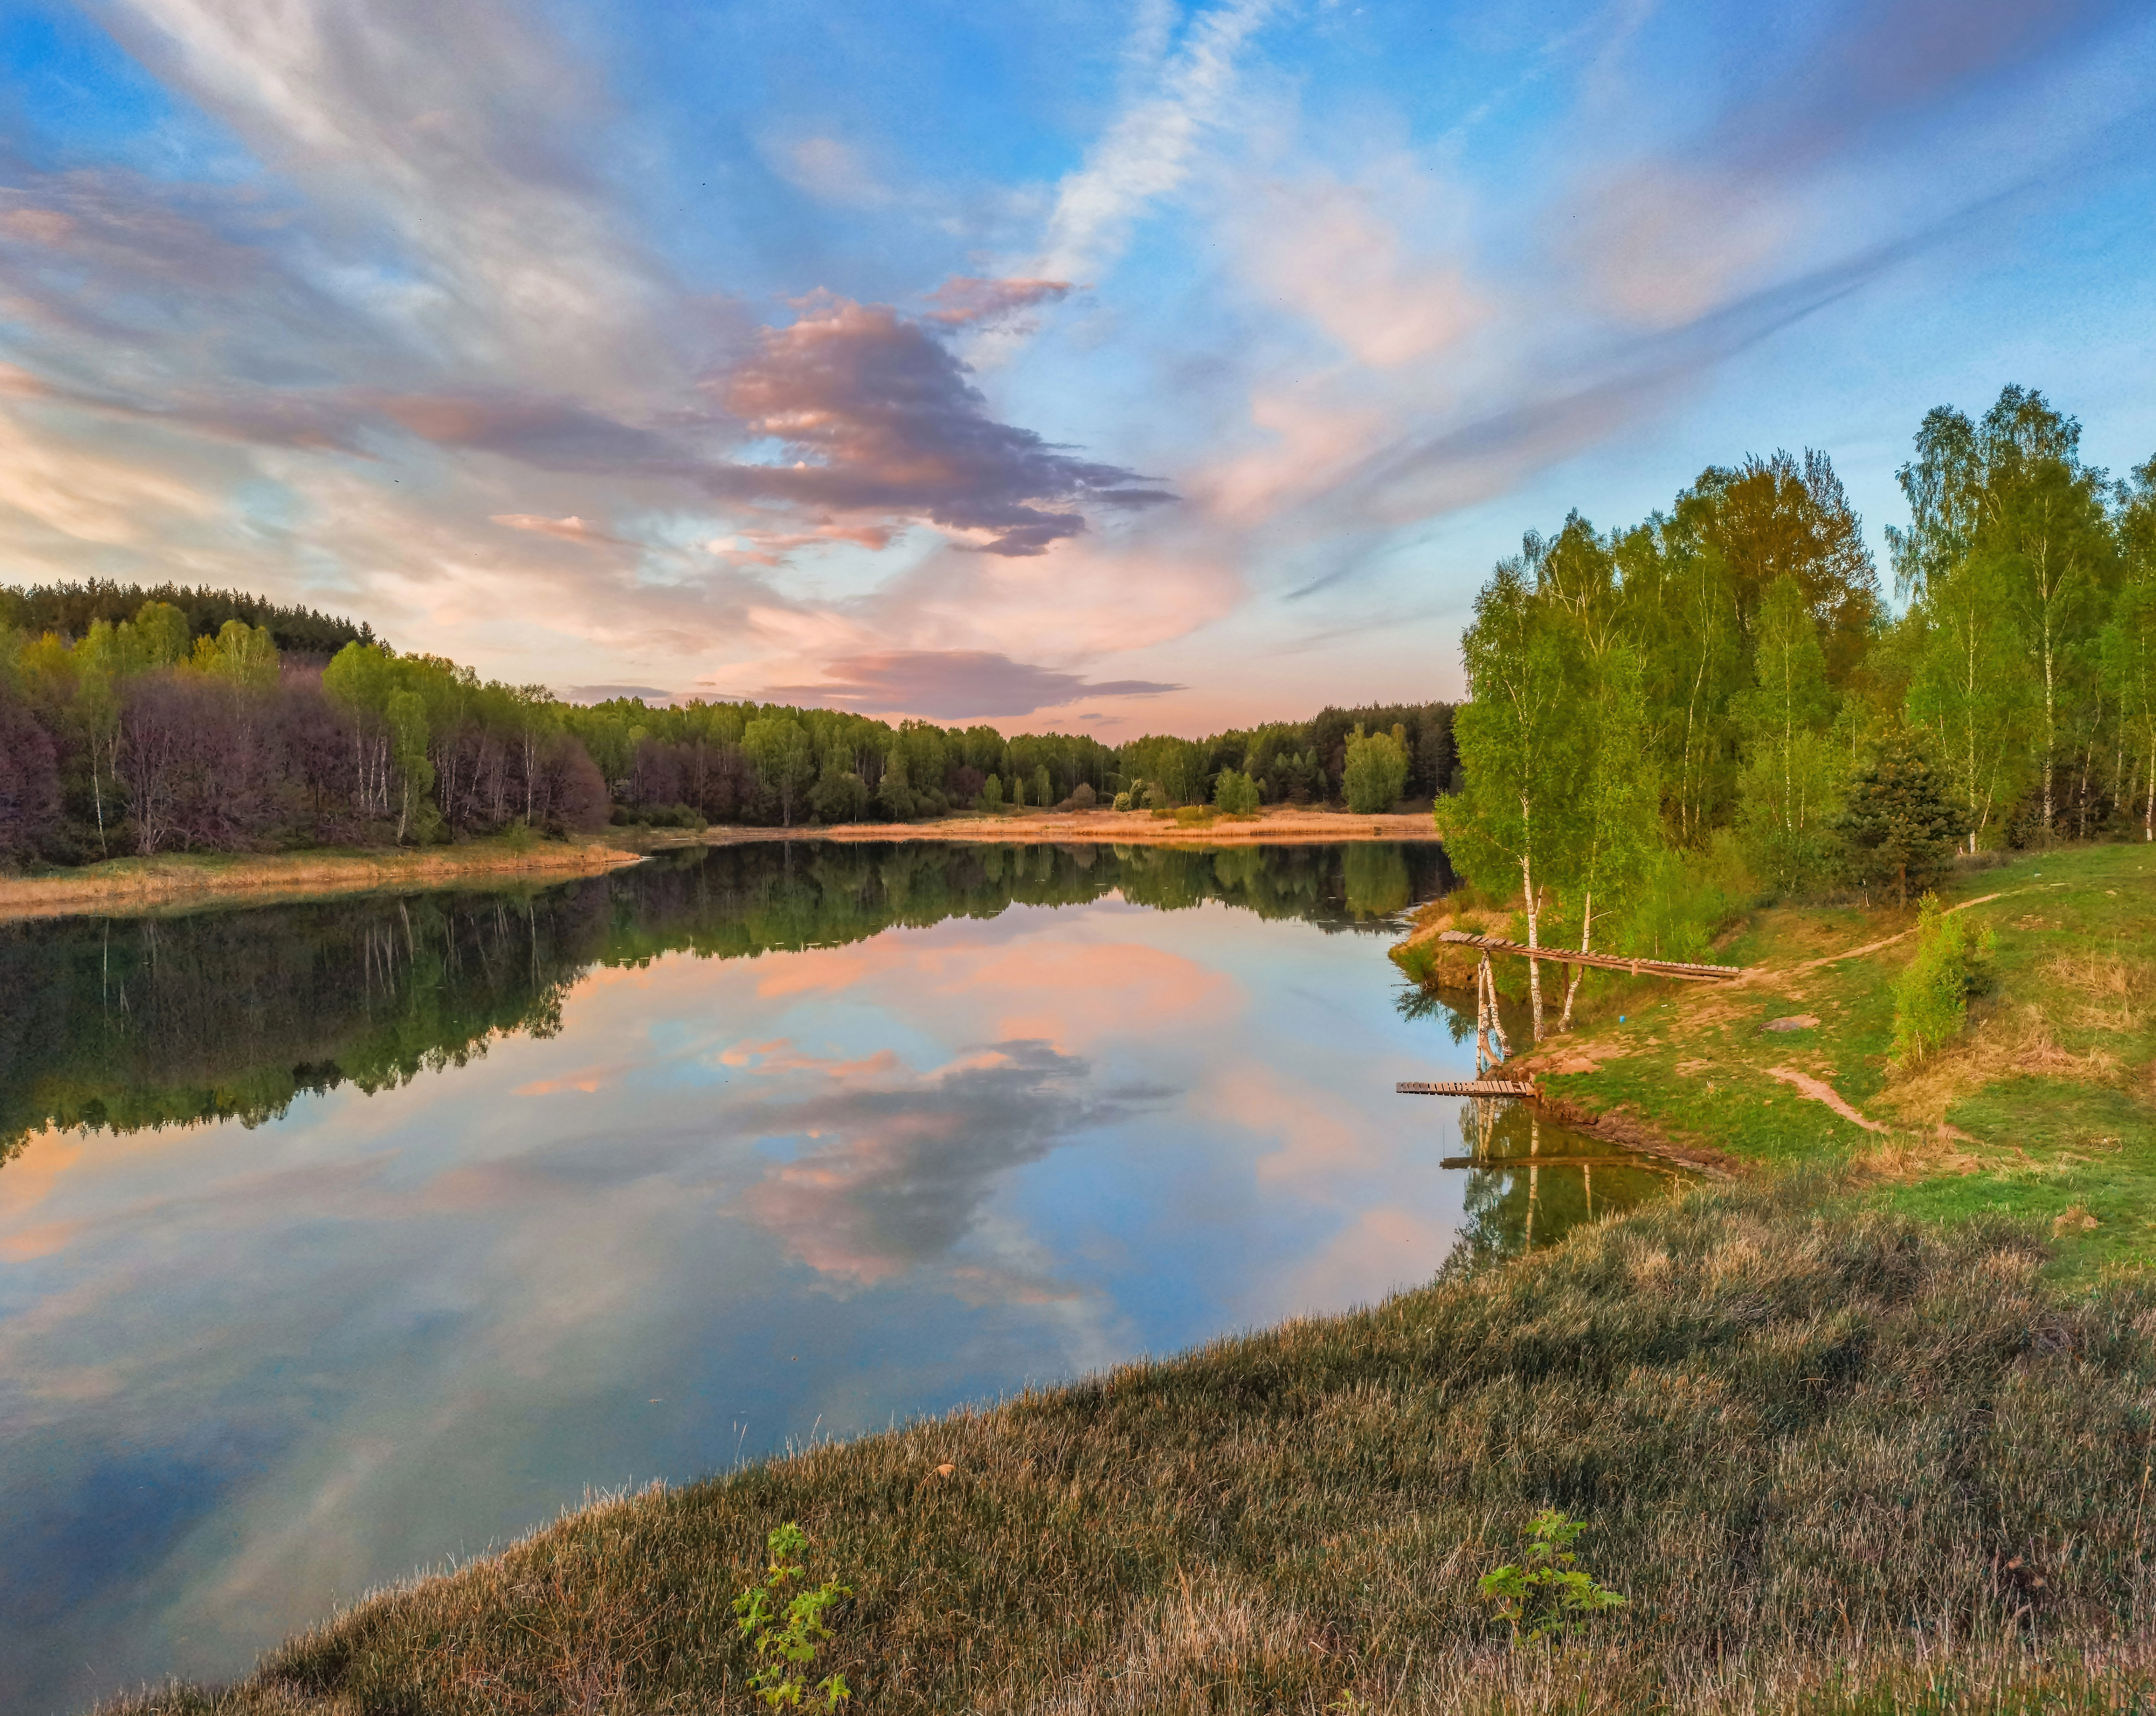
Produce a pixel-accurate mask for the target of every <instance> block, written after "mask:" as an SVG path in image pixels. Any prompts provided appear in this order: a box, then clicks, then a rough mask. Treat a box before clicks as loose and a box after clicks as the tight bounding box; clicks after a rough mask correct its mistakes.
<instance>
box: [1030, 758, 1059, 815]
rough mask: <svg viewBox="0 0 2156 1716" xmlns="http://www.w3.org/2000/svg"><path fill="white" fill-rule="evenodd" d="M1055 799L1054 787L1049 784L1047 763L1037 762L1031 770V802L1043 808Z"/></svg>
mask: <svg viewBox="0 0 2156 1716" xmlns="http://www.w3.org/2000/svg"><path fill="white" fill-rule="evenodd" d="M1033 802H1034V804H1038V805H1039V806H1041V807H1042V808H1043V809H1046V808H1047V807H1048V806H1049V805H1050V804H1053V803H1054V802H1055V788H1054V787H1053V786H1051V785H1050V784H1049V779H1048V765H1047V764H1046V763H1037V764H1035V765H1034V771H1033Z"/></svg>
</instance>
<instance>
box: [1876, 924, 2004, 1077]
mask: <svg viewBox="0 0 2156 1716" xmlns="http://www.w3.org/2000/svg"><path fill="white" fill-rule="evenodd" d="M1995 945H1996V938H1995V937H1994V935H1993V934H1992V932H1990V931H1989V929H1986V930H1982V931H1979V932H1978V933H1977V934H1975V935H1974V936H1972V935H1971V934H1970V933H1969V931H1968V929H1967V928H1966V927H1964V924H1963V919H1962V918H1961V917H1959V916H1958V915H1955V916H1949V915H1948V913H1947V912H1943V911H1941V910H1940V909H1939V897H1938V895H1937V894H1926V895H1925V896H1924V897H1923V898H1922V900H1921V901H1920V902H1918V903H1917V951H1916V953H1915V954H1914V956H1913V957H1912V958H1911V959H1910V961H1909V963H1908V964H1907V965H1906V966H1904V967H1903V968H1902V971H1901V974H1899V975H1898V976H1897V977H1896V978H1895V979H1894V980H1893V992H1894V1059H1895V1061H1896V1063H1897V1065H1899V1066H1913V1065H1914V1064H1915V1063H1916V1062H1917V1061H1921V1060H1922V1059H1923V1058H1924V1056H1927V1055H1935V1054H1937V1053H1938V1051H1940V1050H1941V1049H1943V1048H1944V1047H1945V1046H1947V1045H1948V1043H1950V1042H1952V1041H1953V1040H1954V1039H1955V1038H1956V1037H1958V1036H1959V1035H1961V1032H1962V1027H1963V1025H1964V1024H1966V1023H1967V1022H1968V1019H1969V997H1970V996H1971V995H1976V994H1982V993H1983V992H1984V990H1985V989H1988V988H1989V987H1990V984H1991V956H1992V952H1993V949H1994V946H1995Z"/></svg>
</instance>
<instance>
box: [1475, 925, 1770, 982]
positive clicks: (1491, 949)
mask: <svg viewBox="0 0 2156 1716" xmlns="http://www.w3.org/2000/svg"><path fill="white" fill-rule="evenodd" d="M1437 938H1438V940H1440V942H1451V943H1455V944H1456V945H1458V946H1460V947H1463V948H1481V949H1482V950H1483V952H1485V953H1517V954H1519V955H1521V956H1522V958H1531V959H1542V960H1548V962H1549V963H1551V964H1553V965H1591V966H1593V967H1594V968H1595V969H1596V970H1598V971H1626V972H1630V974H1632V975H1633V976H1634V977H1674V978H1676V979H1678V980H1679V981H1681V982H1684V983H1727V982H1728V981H1729V980H1730V979H1732V978H1738V977H1743V976H1744V975H1746V971H1745V968H1744V967H1743V966H1742V965H1686V964H1684V963H1681V962H1679V961H1677V960H1675V959H1632V958H1626V957H1625V955H1624V954H1622V953H1572V952H1568V950H1566V949H1565V948H1528V947H1524V946H1522V944H1521V943H1518V942H1507V941H1501V940H1499V939H1498V938H1496V936H1477V935H1470V934H1469V933H1468V932H1466V930H1464V929H1447V930H1440V932H1438V937H1437Z"/></svg>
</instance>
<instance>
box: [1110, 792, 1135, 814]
mask: <svg viewBox="0 0 2156 1716" xmlns="http://www.w3.org/2000/svg"><path fill="white" fill-rule="evenodd" d="M1113 808H1114V809H1117V810H1127V809H1130V808H1131V795H1130V794H1128V793H1118V794H1116V798H1115V803H1114V806H1113Z"/></svg>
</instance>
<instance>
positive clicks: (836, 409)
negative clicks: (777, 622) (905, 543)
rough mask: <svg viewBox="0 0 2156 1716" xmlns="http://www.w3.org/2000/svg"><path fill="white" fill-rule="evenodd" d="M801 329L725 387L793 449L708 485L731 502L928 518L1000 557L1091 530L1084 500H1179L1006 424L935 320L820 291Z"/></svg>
mask: <svg viewBox="0 0 2156 1716" xmlns="http://www.w3.org/2000/svg"><path fill="white" fill-rule="evenodd" d="M799 310H800V313H799V315H798V316H797V317H796V318H795V320H794V321H793V324H792V326H788V327H783V328H767V329H766V330H764V331H763V332H762V336H761V337H760V338H759V339H758V341H757V348H756V350H755V351H754V352H752V354H751V355H750V356H749V357H747V359H746V360H744V361H743V362H741V363H740V364H738V365H737V366H736V367H733V368H732V369H731V370H730V371H728V372H726V374H725V375H723V376H722V377H721V378H718V379H717V381H716V383H715V388H716V392H717V394H718V396H719V398H720V400H721V403H723V404H724V406H725V407H726V410H727V411H728V412H729V413H731V414H732V415H733V416H734V417H735V418H736V419H738V420H739V421H740V422H741V424H742V425H743V426H744V428H745V429H746V430H747V433H748V434H751V435H753V436H757V437H767V438H769V439H772V440H774V441H776V442H778V444H780V445H781V446H782V447H783V449H784V450H785V455H786V456H785V458H784V459H783V460H774V461H773V463H771V464H768V465H755V464H746V463H737V464H732V465H725V466H723V467H721V469H719V470H716V471H713V472H712V473H711V475H709V476H708V477H707V478H706V484H707V486H708V487H709V488H710V489H711V491H712V492H713V493H714V494H716V495H719V496H724V497H726V498H727V499H730V500H738V501H762V502H779V503H783V504H787V505H791V506H803V507H806V508H808V509H810V510H811V511H820V512H824V513H826V514H834V513H835V514H848V515H854V516H860V515H868V516H877V517H885V518H889V517H898V518H906V517H918V518H927V519H929V520H932V521H934V522H935V523H937V524H940V525H943V526H946V527H949V528H951V529H953V530H962V531H983V532H992V533H993V534H992V536H991V537H990V540H989V541H988V542H985V543H983V544H982V545H981V547H982V549H983V552H987V553H990V554H1019V555H1024V554H1042V553H1045V552H1047V551H1048V548H1049V546H1050V544H1051V543H1053V542H1057V541H1059V540H1060V539H1061V538H1063V537H1075V536H1076V535H1078V534H1079V533H1080V532H1082V531H1084V530H1085V529H1086V516H1085V514H1084V513H1083V512H1082V511H1080V510H1079V509H1080V508H1081V507H1082V506H1109V507H1118V508H1134V507H1145V506H1158V505H1159V504H1161V503H1162V502H1163V501H1167V500H1168V499H1169V498H1170V497H1169V496H1168V494H1167V493H1166V492H1165V491H1162V490H1160V489H1158V488H1147V487H1145V486H1142V484H1143V483H1144V481H1145V479H1142V478H1141V477H1139V476H1137V475H1136V474H1135V473H1133V472H1131V471H1127V470H1122V469H1121V468H1119V467H1118V466H1116V465H1096V464H1092V463H1090V462H1088V461H1086V460H1081V459H1076V458H1074V457H1072V456H1071V455H1070V451H1069V450H1067V449H1065V448H1062V447H1059V446H1056V445H1054V444H1051V443H1050V442H1047V441H1045V440H1043V439H1041V438H1040V437H1039V435H1037V434H1034V432H1033V431H1032V430H1030V429H1019V428H1016V427H1014V425H1012V424H1003V423H998V422H997V421H996V420H995V419H993V418H992V417H991V416H989V415H988V409H987V405H988V402H987V401H986V400H985V399H984V398H983V397H982V395H981V393H980V391H979V389H978V388H975V387H973V384H972V383H969V382H968V381H967V379H966V367H965V365H964V364H963V363H962V362H959V360H958V358H957V357H956V356H955V355H954V354H953V353H952V352H951V350H950V348H949V347H947V346H946V345H944V343H943V342H942V341H941V340H940V339H938V338H937V337H936V336H935V335H933V334H932V333H931V332H930V331H928V330H927V328H925V327H923V326H921V325H920V324H919V323H917V322H914V321H908V320H906V318H905V317H903V316H900V315H899V314H898V313H897V312H896V311H894V310H892V309H891V308H889V307H888V306H884V305H877V304H856V303H855V302H853V301H851V300H850V299H844V298H834V297H830V296H829V295H818V296H816V297H814V298H811V299H808V300H805V301H803V303H802V304H801V306H799Z"/></svg>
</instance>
